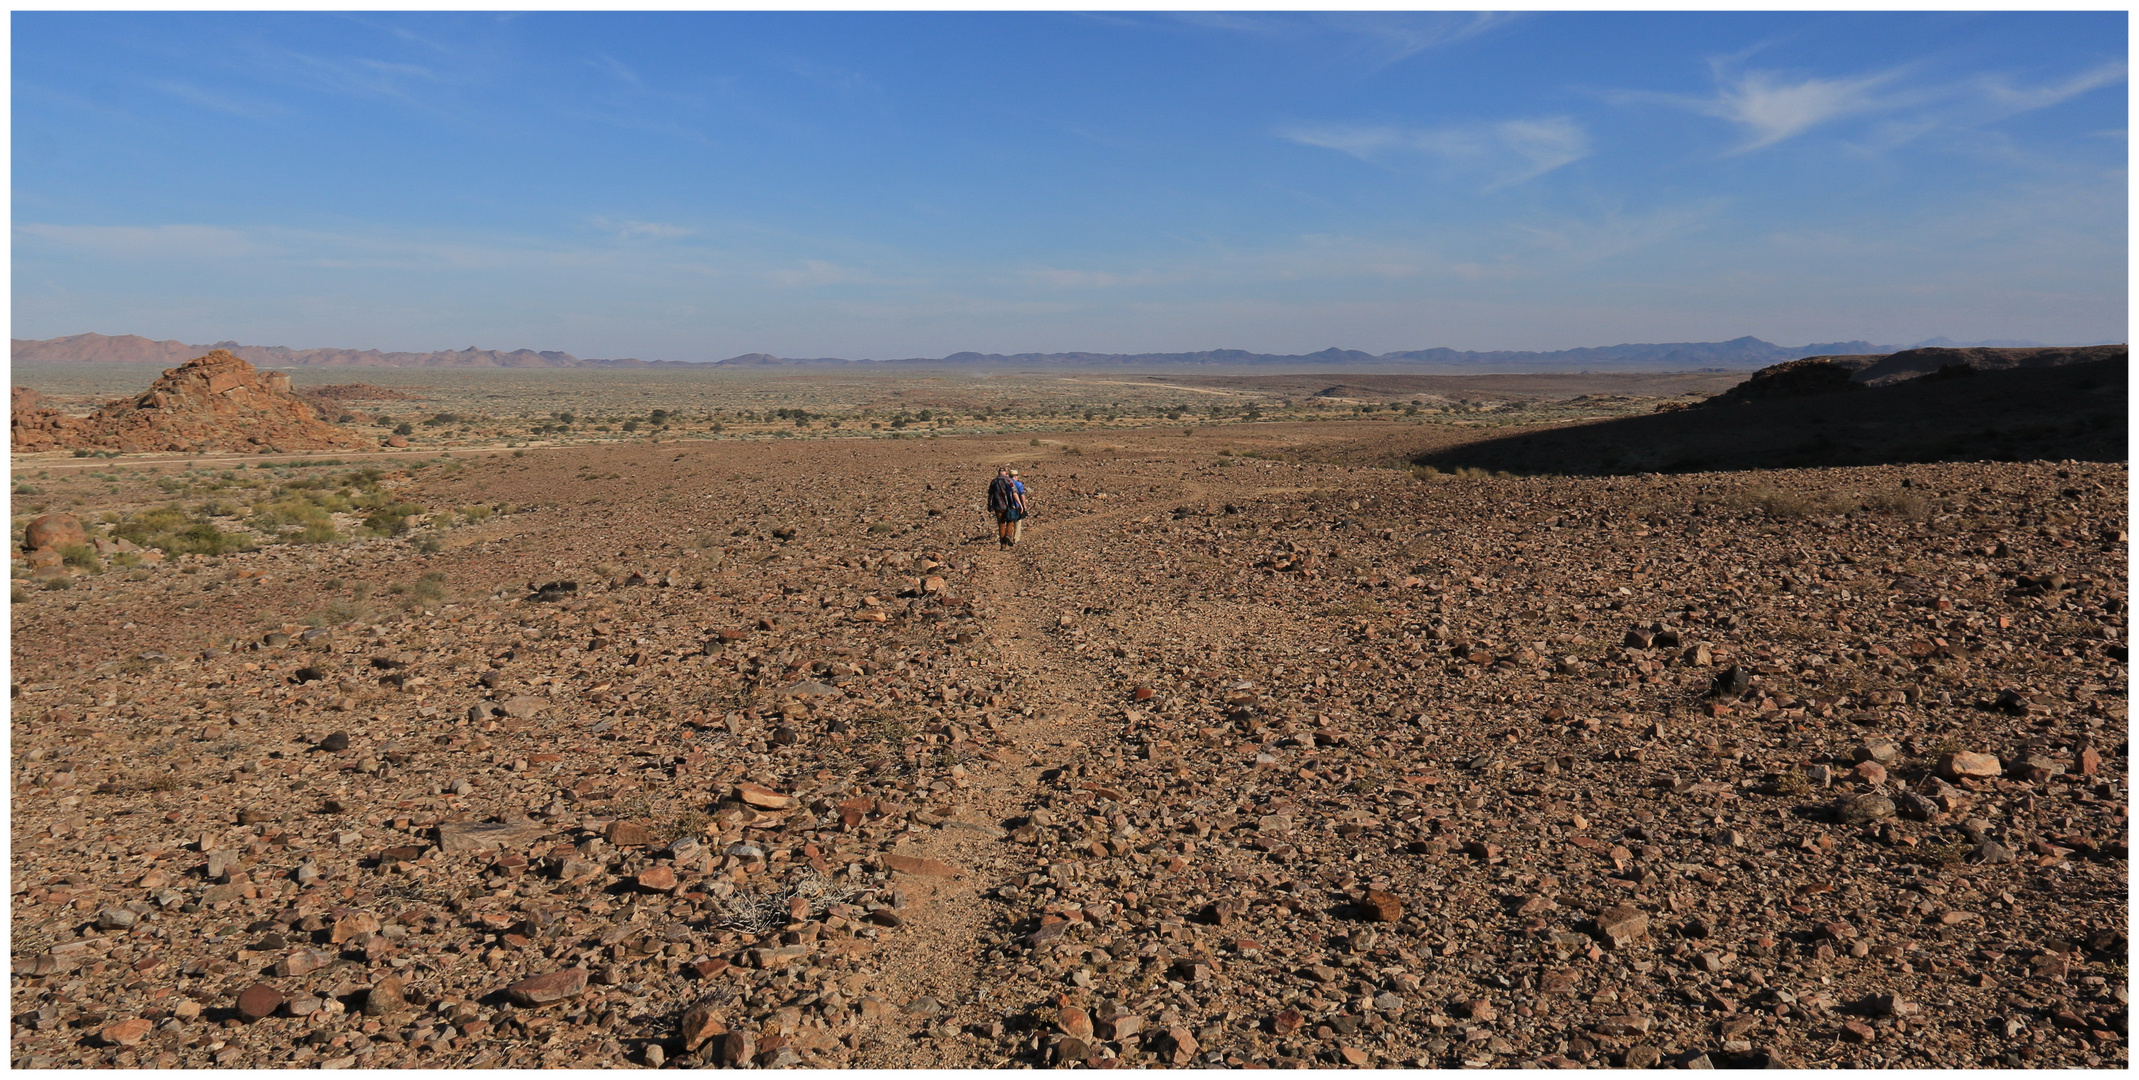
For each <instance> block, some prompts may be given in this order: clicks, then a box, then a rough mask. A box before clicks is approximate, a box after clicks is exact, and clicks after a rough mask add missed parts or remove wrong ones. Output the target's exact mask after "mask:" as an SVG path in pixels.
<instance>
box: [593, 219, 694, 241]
mask: <svg viewBox="0 0 2139 1080" xmlns="http://www.w3.org/2000/svg"><path fill="white" fill-rule="evenodd" d="M587 224H589V225H592V226H594V227H595V228H597V229H600V230H601V231H603V232H606V233H615V234H616V236H617V238H618V239H620V240H675V239H678V238H680V237H685V236H690V235H692V234H693V233H696V232H697V231H698V230H696V229H693V228H690V227H689V226H685V225H670V224H667V223H664V222H659V221H612V220H610V219H608V218H605V217H597V218H588V219H587Z"/></svg>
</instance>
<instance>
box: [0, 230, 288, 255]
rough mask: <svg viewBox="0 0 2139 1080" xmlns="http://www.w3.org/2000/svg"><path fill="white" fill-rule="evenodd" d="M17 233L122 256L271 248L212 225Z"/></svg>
mask: <svg viewBox="0 0 2139 1080" xmlns="http://www.w3.org/2000/svg"><path fill="white" fill-rule="evenodd" d="M15 233H16V235H17V236H28V237H34V238H36V239H37V240H42V241H44V242H46V243H49V244H53V245H55V246H58V247H62V248H71V249H75V250H78V251H84V252H92V253H96V254H101V255H116V256H120V257H122V258H199V259H215V258H223V259H231V258H244V257H249V256H255V255H260V254H263V253H265V252H267V251H269V250H271V249H270V248H269V247H268V246H267V245H264V244H262V243H261V242H260V241H258V240H257V239H255V238H254V237H253V236H251V235H249V234H247V233H245V232H242V231H240V230H237V229H225V228H221V227H218V226H214V225H47V224H35V223H32V224H25V225H17V226H15Z"/></svg>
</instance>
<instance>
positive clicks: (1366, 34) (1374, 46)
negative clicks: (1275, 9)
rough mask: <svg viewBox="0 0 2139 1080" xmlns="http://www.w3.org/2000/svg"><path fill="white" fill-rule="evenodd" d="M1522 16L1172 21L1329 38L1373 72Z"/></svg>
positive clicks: (1256, 33)
mask: <svg viewBox="0 0 2139 1080" xmlns="http://www.w3.org/2000/svg"><path fill="white" fill-rule="evenodd" d="M1523 17H1524V16H1523V15H1521V14H1519V13H1510V12H1491V11H1484V12H1460V11H1425V12H1330V13H1326V14H1313V15H1291V14H1278V13H1243V12H1226V11H1197V12H1184V13H1181V14H1177V15H1173V16H1170V19H1171V21H1172V22H1174V23H1176V24H1179V25H1183V26H1189V27H1193V28H1195V29H1200V30H1217V31H1222V32H1226V33H1233V34H1242V35H1246V36H1249V37H1258V38H1264V39H1268V40H1273V41H1276V40H1284V41H1301V42H1314V41H1318V40H1320V41H1335V42H1337V43H1339V44H1340V47H1341V48H1342V50H1343V51H1344V52H1345V53H1346V54H1348V55H1349V56H1350V57H1352V58H1354V59H1355V60H1357V61H1359V62H1361V63H1363V64H1364V65H1365V67H1366V68H1367V70H1369V71H1378V70H1380V69H1382V68H1385V67H1388V66H1390V65H1392V64H1397V63H1401V62H1403V61H1405V60H1409V59H1410V58H1412V57H1414V56H1417V55H1418V54H1420V53H1423V52H1426V51H1428V50H1431V49H1437V48H1441V47H1444V46H1448V45H1454V44H1456V43H1458V42H1462V41H1468V40H1470V39H1472V38H1475V37H1478V36H1480V35H1483V34H1486V33H1489V32H1491V31H1494V30H1498V29H1500V28H1501V27H1504V26H1506V25H1508V24H1509V23H1511V22H1514V21H1516V20H1518V19H1521V18H1523Z"/></svg>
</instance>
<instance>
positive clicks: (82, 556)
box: [59, 544, 104, 574]
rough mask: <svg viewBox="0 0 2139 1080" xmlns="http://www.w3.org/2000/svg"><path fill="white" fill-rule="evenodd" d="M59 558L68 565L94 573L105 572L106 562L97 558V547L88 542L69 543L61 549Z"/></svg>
mask: <svg viewBox="0 0 2139 1080" xmlns="http://www.w3.org/2000/svg"><path fill="white" fill-rule="evenodd" d="M59 560H60V561H61V562H63V563H66V564H67V565H68V566H74V567H79V568H81V569H83V570H87V571H89V572H90V573H92V574H101V573H103V572H104V564H103V563H102V562H100V561H98V559H97V549H95V548H93V547H90V546H89V545H88V544H68V545H67V546H66V547H63V548H61V549H59Z"/></svg>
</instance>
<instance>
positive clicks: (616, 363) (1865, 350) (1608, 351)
mask: <svg viewBox="0 0 2139 1080" xmlns="http://www.w3.org/2000/svg"><path fill="white" fill-rule="evenodd" d="M2036 344H2038V343H2036V342H2032V341H1970V342H1960V341H1953V340H1950V339H1948V338H1943V337H1940V338H1932V339H1930V340H1928V341H1919V342H1916V343H1914V344H1912V345H1874V344H1872V343H1871V342H1868V341H1829V342H1821V343H1818V344H1813V345H1800V346H1787V345H1775V344H1771V343H1769V342H1765V341H1762V340H1760V339H1759V338H1756V337H1742V338H1737V339H1735V340H1731V341H1681V342H1666V343H1661V344H1646V345H1603V346H1596V347H1592V348H1582V349H1561V350H1559V351H1556V352H1516V351H1506V350H1502V351H1492V352H1471V351H1463V350H1457V349H1411V350H1407V351H1403V352H1390V353H1380V354H1374V353H1365V352H1360V351H1358V350H1355V349H1337V348H1330V349H1324V350H1322V351H1321V352H1315V353H1305V354H1272V353H1256V352H1247V351H1245V350H1241V349H1211V350H1207V351H1204V352H1180V353H1092V352H1066V353H1012V354H1008V355H1005V354H1002V353H977V352H959V353H952V354H951V355H949V356H943V357H908V358H902V359H896V360H844V359H839V358H837V357H817V358H812V359H802V358H796V357H781V356H773V355H771V354H768V353H745V354H743V355H741V356H731V357H729V358H728V359H726V360H718V361H712V362H708V363H696V362H690V361H683V360H636V359H618V360H597V359H583V358H581V357H577V356H573V355H572V354H570V353H563V352H555V351H542V352H537V351H535V350H533V349H515V350H512V351H510V352H506V351H500V350H497V349H478V348H476V347H475V346H473V345H471V346H469V347H467V348H465V349H460V350H448V351H441V352H427V353H412V352H380V351H379V350H377V349H364V350H357V349H292V348H289V347H287V346H283V345H240V344H238V343H237V342H235V341H219V342H216V343H215V344H213V345H188V344H185V343H183V342H179V341H151V340H150V339H148V338H145V337H139V336H136V335H133V334H123V335H119V336H115V337H114V336H107V335H104V334H75V335H73V336H71V337H60V338H49V339H46V340H43V341H28V340H24V339H22V338H16V339H14V342H13V345H14V349H13V357H14V361H15V362H16V363H21V364H31V363H35V364H90V363H126V364H170V365H175V364H182V363H184V362H186V361H187V360H191V359H193V358H194V357H196V356H201V355H204V354H206V353H207V352H209V351H210V350H211V349H227V350H229V351H230V352H233V353H235V354H237V355H238V356H240V357H242V358H244V359H245V360H247V361H249V362H251V363H252V364H254V365H256V366H260V367H435V368H700V369H707V368H727V369H737V368H805V367H852V366H858V365H869V366H872V367H874V366H877V365H897V366H899V367H902V368H918V367H958V368H1035V367H1039V368H1063V369H1076V368H1143V367H1285V368H1293V369H1300V368H1315V369H1330V370H1347V371H1349V370H1356V369H1361V368H1392V367H1400V368H1420V367H1430V368H1456V369H1460V370H1472V371H1516V370H1520V371H1683V370H1698V369H1702V368H1724V369H1741V368H1742V369H1746V370H1751V369H1754V368H1761V367H1766V366H1768V365H1770V364H1779V363H1782V362H1783V361H1786V360H1798V359H1802V358H1804V357H1807V356H1836V355H1865V354H1869V353H1891V352H1899V351H1901V350H1902V349H1905V348H1918V347H1923V346H1942V347H1962V346H1989V347H2025V346H2032V345H2036ZM2084 344H2110V343H2107V342H2086V343H2084Z"/></svg>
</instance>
